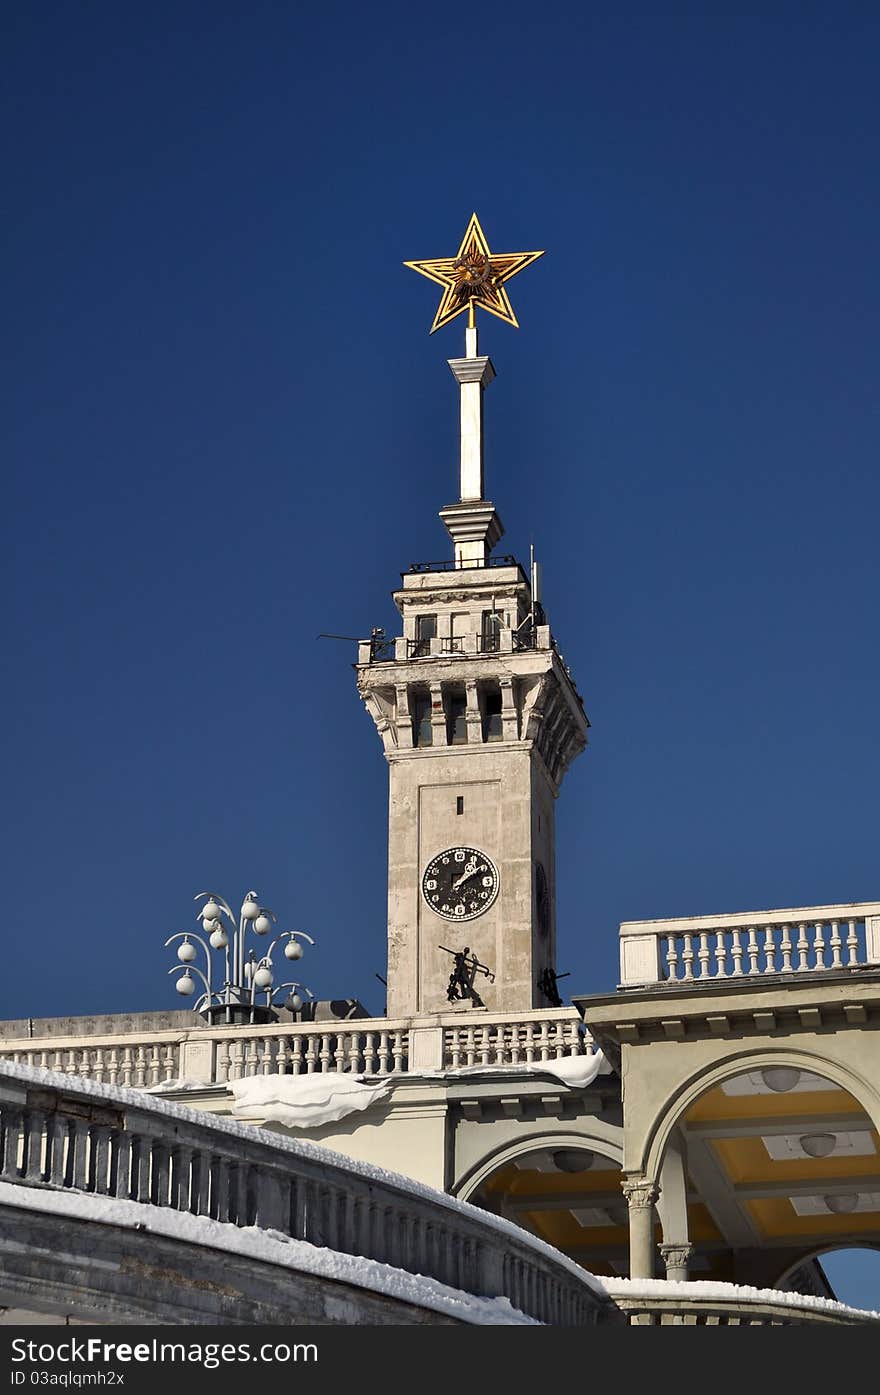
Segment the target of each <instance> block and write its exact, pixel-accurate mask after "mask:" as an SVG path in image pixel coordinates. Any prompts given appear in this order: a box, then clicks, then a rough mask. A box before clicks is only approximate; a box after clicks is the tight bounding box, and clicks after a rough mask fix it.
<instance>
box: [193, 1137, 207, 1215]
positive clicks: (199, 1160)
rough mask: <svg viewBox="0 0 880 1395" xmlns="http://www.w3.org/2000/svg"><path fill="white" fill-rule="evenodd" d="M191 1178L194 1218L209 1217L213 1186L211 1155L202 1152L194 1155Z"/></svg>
mask: <svg viewBox="0 0 880 1395" xmlns="http://www.w3.org/2000/svg"><path fill="white" fill-rule="evenodd" d="M190 1176H191V1178H192V1186H191V1190H190V1198H189V1209H190V1210H191V1211H192V1213H193V1215H194V1216H207V1215H208V1204H209V1191H210V1184H211V1155H210V1153H206V1152H202V1151H197V1152H195V1153H193V1155H192V1162H191V1164H190Z"/></svg>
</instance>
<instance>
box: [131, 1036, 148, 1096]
mask: <svg viewBox="0 0 880 1395" xmlns="http://www.w3.org/2000/svg"><path fill="white" fill-rule="evenodd" d="M131 1083H132V1084H133V1085H134V1087H135V1089H141V1088H142V1087H143V1086H144V1085H146V1083H147V1063H146V1055H145V1053H144V1048H143V1047H142V1046H139V1047H138V1048H137V1057H136V1058H135V1063H134V1080H133V1081H132V1082H131Z"/></svg>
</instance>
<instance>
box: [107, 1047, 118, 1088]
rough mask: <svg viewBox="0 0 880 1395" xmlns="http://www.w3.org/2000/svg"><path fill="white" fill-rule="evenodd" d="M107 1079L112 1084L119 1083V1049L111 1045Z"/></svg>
mask: <svg viewBox="0 0 880 1395" xmlns="http://www.w3.org/2000/svg"><path fill="white" fill-rule="evenodd" d="M107 1079H108V1081H109V1083H110V1084H111V1085H118V1084H119V1049H118V1047H115V1046H111V1048H110V1059H109V1061H108V1062H107Z"/></svg>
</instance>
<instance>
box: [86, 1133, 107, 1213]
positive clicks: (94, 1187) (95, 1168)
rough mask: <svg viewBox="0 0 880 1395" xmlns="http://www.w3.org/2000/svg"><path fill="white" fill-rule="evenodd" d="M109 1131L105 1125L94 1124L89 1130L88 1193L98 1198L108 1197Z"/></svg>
mask: <svg viewBox="0 0 880 1395" xmlns="http://www.w3.org/2000/svg"><path fill="white" fill-rule="evenodd" d="M109 1179H110V1130H109V1128H108V1127H107V1126H106V1125H105V1124H96V1125H95V1126H94V1128H93V1129H92V1130H91V1147H90V1149H89V1191H90V1192H97V1193H98V1195H99V1196H109V1195H110V1187H109Z"/></svg>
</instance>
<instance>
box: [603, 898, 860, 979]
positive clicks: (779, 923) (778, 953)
mask: <svg viewBox="0 0 880 1395" xmlns="http://www.w3.org/2000/svg"><path fill="white" fill-rule="evenodd" d="M872 965H873V966H875V967H880V901H854V902H850V903H848V904H844V905H839V906H799V907H795V908H793V909H788V910H775V911H746V912H742V913H740V914H738V915H727V916H724V915H715V916H696V917H693V918H690V919H688V918H683V919H675V920H630V921H624V922H623V924H622V925H621V927H620V987H621V988H623V989H626V988H647V987H651V986H653V985H657V986H660V985H663V984H669V983H674V984H676V985H677V986H678V987H692V986H693V987H699V986H700V985H701V984H703V985H705V984H708V983H714V984H716V985H717V984H718V983H720V982H735V981H738V980H740V979H752V980H754V979H757V978H760V979H767V978H772V977H773V976H780V977H788V976H791V975H798V976H801V977H803V976H806V975H810V974H816V973H821V972H822V971H823V970H824V971H825V972H833V971H835V970H837V971H839V972H841V973H847V972H851V971H854V970H859V969H864V968H869V967H871V966H872Z"/></svg>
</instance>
